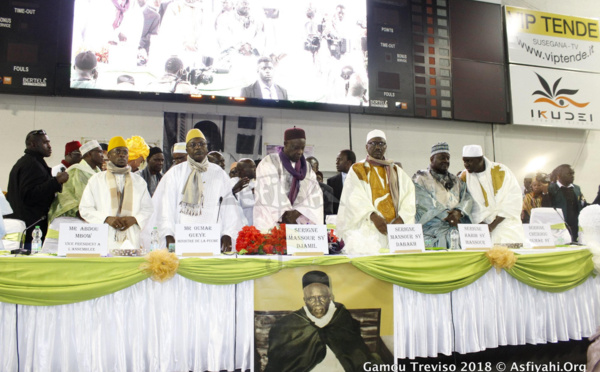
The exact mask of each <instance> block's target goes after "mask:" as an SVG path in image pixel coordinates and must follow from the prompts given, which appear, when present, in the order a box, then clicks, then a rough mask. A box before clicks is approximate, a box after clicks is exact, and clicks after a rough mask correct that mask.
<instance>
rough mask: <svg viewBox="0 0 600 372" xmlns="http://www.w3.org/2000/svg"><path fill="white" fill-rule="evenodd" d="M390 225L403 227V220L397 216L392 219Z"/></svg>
mask: <svg viewBox="0 0 600 372" xmlns="http://www.w3.org/2000/svg"><path fill="white" fill-rule="evenodd" d="M390 225H404V220H403V219H402V217H400V216H398V217H396V218H394V220H393V221H392V222H391V223H390Z"/></svg>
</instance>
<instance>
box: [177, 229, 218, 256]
mask: <svg viewBox="0 0 600 372" xmlns="http://www.w3.org/2000/svg"><path fill="white" fill-rule="evenodd" d="M175 254H176V255H178V256H213V255H219V254H221V231H220V229H219V226H218V225H217V224H205V225H186V224H177V225H175Z"/></svg>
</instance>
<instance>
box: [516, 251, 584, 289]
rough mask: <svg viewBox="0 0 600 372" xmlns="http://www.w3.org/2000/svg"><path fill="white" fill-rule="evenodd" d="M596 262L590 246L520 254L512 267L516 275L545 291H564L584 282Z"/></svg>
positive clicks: (520, 279)
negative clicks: (574, 249)
mask: <svg viewBox="0 0 600 372" xmlns="http://www.w3.org/2000/svg"><path fill="white" fill-rule="evenodd" d="M593 270H594V263H593V262H592V254H591V253H590V251H588V250H587V249H583V250H577V251H562V252H552V253H544V254H523V255H519V258H518V260H517V263H516V264H515V266H513V267H512V269H509V270H506V271H507V272H508V273H509V274H510V275H511V276H512V277H513V278H515V279H517V280H518V281H520V282H522V283H525V284H527V285H528V286H530V287H533V288H536V289H540V290H542V291H546V292H564V291H568V290H569V289H572V288H575V287H577V286H578V285H580V284H581V283H583V282H585V281H586V280H587V278H588V277H589V276H590V275H592V272H593Z"/></svg>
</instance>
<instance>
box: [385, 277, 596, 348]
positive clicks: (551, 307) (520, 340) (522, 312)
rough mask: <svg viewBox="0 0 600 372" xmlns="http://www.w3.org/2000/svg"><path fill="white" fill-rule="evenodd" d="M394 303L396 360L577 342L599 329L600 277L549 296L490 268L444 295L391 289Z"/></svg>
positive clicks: (547, 293) (399, 288)
mask: <svg viewBox="0 0 600 372" xmlns="http://www.w3.org/2000/svg"><path fill="white" fill-rule="evenodd" d="M394 303H395V305H394V328H395V332H394V334H395V344H394V349H395V351H394V355H395V356H396V358H410V359H412V358H415V357H436V356H438V354H445V355H450V354H451V353H452V352H453V351H457V352H459V353H461V354H465V353H472V352H477V351H482V350H485V349H488V348H495V347H498V346H503V345H524V344H526V343H528V344H540V343H547V342H557V341H567V340H569V339H572V340H581V339H582V338H584V337H589V336H591V335H592V334H594V333H595V331H596V328H597V327H598V326H599V325H600V278H592V277H590V278H589V279H588V280H587V281H586V282H584V283H583V284H582V285H580V286H578V287H576V288H573V289H571V290H569V291H566V292H562V293H550V292H544V291H540V290H537V289H535V288H532V287H529V286H527V285H525V284H523V283H521V282H519V281H518V280H516V279H514V278H513V277H511V276H510V275H508V274H507V273H506V272H505V271H504V270H503V271H501V272H500V274H497V273H496V270H495V269H491V270H490V271H489V272H488V273H486V274H485V275H484V276H483V277H481V278H480V279H479V280H477V281H476V282H475V283H473V284H471V285H469V286H467V287H464V288H461V289H458V290H456V291H454V292H451V293H447V294H439V295H432V294H423V293H420V292H415V291H412V290H410V289H406V288H403V287H398V286H394Z"/></svg>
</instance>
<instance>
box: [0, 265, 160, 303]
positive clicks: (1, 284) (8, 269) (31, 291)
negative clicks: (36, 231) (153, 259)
mask: <svg viewBox="0 0 600 372" xmlns="http://www.w3.org/2000/svg"><path fill="white" fill-rule="evenodd" d="M143 261H144V259H143V258H141V257H140V258H127V257H122V258H121V257H114V258H69V259H59V258H49V257H3V258H2V259H0V301H1V302H9V303H18V304H23V305H40V306H52V305H62V304H70V303H74V302H81V301H86V300H90V299H92V298H97V297H101V296H105V295H107V294H110V293H113V292H117V291H120V290H121V289H124V288H127V287H130V286H132V285H134V284H136V283H138V282H140V281H142V280H144V279H146V278H147V277H148V276H147V275H146V274H144V273H143V272H141V271H140V270H138V266H139V265H140V264H141V263H142V262H143Z"/></svg>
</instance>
